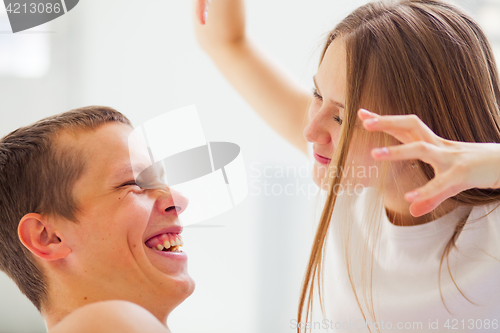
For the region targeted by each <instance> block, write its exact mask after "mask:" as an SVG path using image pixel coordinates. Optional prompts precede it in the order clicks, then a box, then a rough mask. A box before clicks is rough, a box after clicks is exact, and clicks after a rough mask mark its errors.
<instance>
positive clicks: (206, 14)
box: [203, 8, 208, 24]
mask: <svg viewBox="0 0 500 333" xmlns="http://www.w3.org/2000/svg"><path fill="white" fill-rule="evenodd" d="M207 17H208V8H207V9H205V12H204V13H203V20H204V21H205V24H206V23H207Z"/></svg>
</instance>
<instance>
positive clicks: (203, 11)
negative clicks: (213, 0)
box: [195, 0, 210, 25]
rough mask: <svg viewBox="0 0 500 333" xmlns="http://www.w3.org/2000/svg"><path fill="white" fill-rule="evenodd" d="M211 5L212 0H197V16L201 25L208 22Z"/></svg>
mask: <svg viewBox="0 0 500 333" xmlns="http://www.w3.org/2000/svg"><path fill="white" fill-rule="evenodd" d="M209 5H210V0H196V3H195V8H196V18H197V19H198V22H199V23H200V24H201V25H204V24H205V23H207V16H208V6H209Z"/></svg>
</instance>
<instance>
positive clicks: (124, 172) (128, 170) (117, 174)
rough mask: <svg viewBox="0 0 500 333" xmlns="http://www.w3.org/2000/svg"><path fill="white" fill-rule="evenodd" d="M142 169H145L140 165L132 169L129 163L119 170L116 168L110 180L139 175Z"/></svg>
mask: <svg viewBox="0 0 500 333" xmlns="http://www.w3.org/2000/svg"><path fill="white" fill-rule="evenodd" d="M144 169H146V167H143V166H140V165H135V166H134V168H132V165H130V163H127V164H123V165H122V166H120V167H119V168H116V169H114V170H113V171H112V174H111V176H110V178H113V179H119V178H122V177H125V176H127V175H132V176H134V174H139V173H140V172H142V171H144ZM134 171H135V173H134Z"/></svg>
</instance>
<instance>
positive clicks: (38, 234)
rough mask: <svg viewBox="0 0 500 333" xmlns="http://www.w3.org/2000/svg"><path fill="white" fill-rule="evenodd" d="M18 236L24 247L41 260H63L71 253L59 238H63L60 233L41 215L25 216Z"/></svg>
mask: <svg viewBox="0 0 500 333" xmlns="http://www.w3.org/2000/svg"><path fill="white" fill-rule="evenodd" d="M17 234H18V236H19V239H20V240H21V242H22V243H23V244H24V246H26V248H27V249H28V250H30V251H31V253H33V254H34V255H36V256H37V257H39V258H41V259H44V260H57V259H63V258H66V257H67V256H68V254H70V253H71V248H69V247H68V245H67V243H66V242H65V241H64V239H63V240H61V238H60V237H59V236H61V235H60V233H59V231H58V230H55V229H54V228H53V224H52V223H50V222H49V221H48V220H47V219H46V218H45V217H43V216H42V215H40V214H35V213H31V214H27V215H25V216H23V218H22V219H21V221H20V222H19V226H18V228H17Z"/></svg>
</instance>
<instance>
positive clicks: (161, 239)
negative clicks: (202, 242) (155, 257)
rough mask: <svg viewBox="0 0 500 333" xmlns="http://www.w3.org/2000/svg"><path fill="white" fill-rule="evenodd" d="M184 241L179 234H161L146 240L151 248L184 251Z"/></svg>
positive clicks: (165, 250)
mask: <svg viewBox="0 0 500 333" xmlns="http://www.w3.org/2000/svg"><path fill="white" fill-rule="evenodd" d="M183 245H184V242H183V241H182V237H181V235H179V234H171V233H168V234H161V235H157V236H154V237H151V238H150V239H148V240H147V241H146V246H147V247H149V248H150V249H153V250H157V251H163V252H182V246H183Z"/></svg>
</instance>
